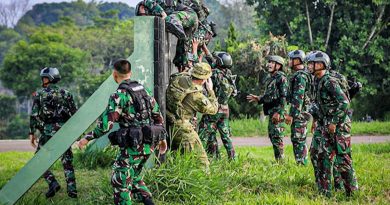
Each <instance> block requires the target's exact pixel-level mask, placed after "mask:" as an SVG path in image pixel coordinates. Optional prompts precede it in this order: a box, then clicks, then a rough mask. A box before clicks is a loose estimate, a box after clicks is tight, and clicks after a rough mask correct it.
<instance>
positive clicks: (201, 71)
mask: <svg viewBox="0 0 390 205" xmlns="http://www.w3.org/2000/svg"><path fill="white" fill-rule="evenodd" d="M211 73H212V72H211V67H210V65H209V64H208V63H196V64H195V65H194V67H193V68H192V69H191V76H193V77H195V78H197V79H202V80H206V79H208V78H210V76H211Z"/></svg>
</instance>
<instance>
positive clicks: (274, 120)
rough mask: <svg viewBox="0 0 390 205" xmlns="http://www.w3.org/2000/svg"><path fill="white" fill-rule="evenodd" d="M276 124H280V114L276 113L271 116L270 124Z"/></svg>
mask: <svg viewBox="0 0 390 205" xmlns="http://www.w3.org/2000/svg"><path fill="white" fill-rule="evenodd" d="M278 122H280V114H279V113H277V112H276V113H274V114H273V115H272V123H274V124H277V123H278Z"/></svg>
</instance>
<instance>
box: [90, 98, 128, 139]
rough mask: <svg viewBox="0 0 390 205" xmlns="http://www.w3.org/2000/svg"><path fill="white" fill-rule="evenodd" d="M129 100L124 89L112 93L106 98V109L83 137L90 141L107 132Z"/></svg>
mask: <svg viewBox="0 0 390 205" xmlns="http://www.w3.org/2000/svg"><path fill="white" fill-rule="evenodd" d="M130 100H131V97H130V95H128V94H127V93H126V92H125V91H123V92H122V91H119V90H118V91H117V92H116V93H114V94H112V95H111V96H110V98H109V100H108V105H107V107H106V109H105V110H104V112H103V113H102V114H101V115H100V117H99V118H98V119H97V123H96V127H95V129H93V131H91V132H90V133H88V134H87V135H86V137H85V139H87V140H88V141H90V140H92V139H96V138H99V137H101V136H103V135H104V134H106V133H108V132H109V131H110V130H111V129H112V127H113V125H114V123H115V122H116V121H118V119H119V116H120V115H121V114H122V109H123V106H124V105H125V103H126V102H129V101H130Z"/></svg>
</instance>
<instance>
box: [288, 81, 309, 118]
mask: <svg viewBox="0 0 390 205" xmlns="http://www.w3.org/2000/svg"><path fill="white" fill-rule="evenodd" d="M306 84H307V80H306V78H304V77H303V76H297V78H296V81H295V83H294V87H293V88H292V93H291V95H292V98H291V108H290V116H292V117H293V118H297V117H298V116H299V115H300V114H301V111H302V107H303V100H304V95H305V88H306Z"/></svg>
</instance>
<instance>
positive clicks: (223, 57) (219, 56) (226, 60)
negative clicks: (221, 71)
mask: <svg viewBox="0 0 390 205" xmlns="http://www.w3.org/2000/svg"><path fill="white" fill-rule="evenodd" d="M213 56H214V57H215V59H216V62H215V63H216V64H217V66H218V67H222V68H230V67H232V65H233V59H232V56H230V54H229V53H226V52H221V51H217V52H214V53H213Z"/></svg>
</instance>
